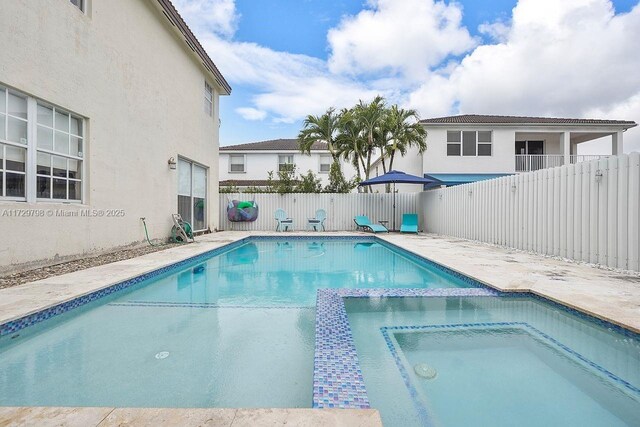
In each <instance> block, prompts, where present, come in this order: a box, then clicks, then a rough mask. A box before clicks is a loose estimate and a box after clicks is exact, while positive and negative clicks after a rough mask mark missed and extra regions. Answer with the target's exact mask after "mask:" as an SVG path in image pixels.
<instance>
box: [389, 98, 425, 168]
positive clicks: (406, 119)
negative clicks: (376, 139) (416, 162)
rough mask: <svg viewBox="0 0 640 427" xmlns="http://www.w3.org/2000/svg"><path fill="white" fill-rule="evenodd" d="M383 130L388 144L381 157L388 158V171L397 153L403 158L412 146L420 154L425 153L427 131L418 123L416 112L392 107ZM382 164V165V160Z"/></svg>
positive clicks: (395, 106)
mask: <svg viewBox="0 0 640 427" xmlns="http://www.w3.org/2000/svg"><path fill="white" fill-rule="evenodd" d="M385 128H386V129H385V130H386V131H387V138H388V144H387V145H386V146H385V147H384V151H383V155H384V156H386V157H388V158H389V170H393V159H394V158H395V155H396V153H397V152H399V153H400V155H401V156H403V157H404V156H405V155H406V154H407V150H408V149H409V148H410V147H414V146H415V147H417V148H418V153H420V154H422V153H424V152H425V151H426V149H427V142H426V138H427V131H426V130H424V127H422V125H421V124H420V123H419V116H418V112H417V111H416V110H405V109H402V108H398V106H397V105H393V106H392V107H391V108H390V109H389V110H388V113H387V117H386V123H385ZM382 164H383V165H384V158H383V159H382Z"/></svg>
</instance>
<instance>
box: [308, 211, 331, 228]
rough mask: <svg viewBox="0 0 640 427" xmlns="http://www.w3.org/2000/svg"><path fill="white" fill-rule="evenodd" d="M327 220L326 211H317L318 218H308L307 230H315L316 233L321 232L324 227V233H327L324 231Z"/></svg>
mask: <svg viewBox="0 0 640 427" xmlns="http://www.w3.org/2000/svg"><path fill="white" fill-rule="evenodd" d="M326 219H327V213H326V212H325V211H324V209H318V210H317V211H316V217H315V218H308V219H307V221H308V223H307V228H313V229H314V230H315V231H319V228H320V227H322V231H325V229H324V221H325V220H326Z"/></svg>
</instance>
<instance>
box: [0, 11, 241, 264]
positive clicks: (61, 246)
mask: <svg viewBox="0 0 640 427" xmlns="http://www.w3.org/2000/svg"><path fill="white" fill-rule="evenodd" d="M0 52H2V61H1V63H0V234H1V235H2V241H3V242H4V243H3V244H2V245H0V271H8V270H11V269H16V268H17V267H25V266H27V264H28V265H34V266H35V265H38V264H47V263H54V262H58V261H62V260H65V259H70V258H73V257H77V256H79V255H82V254H84V253H90V252H100V251H106V250H112V249H114V248H117V247H121V246H125V245H130V244H133V243H136V242H142V241H143V240H144V239H145V235H144V229H143V226H142V222H141V219H140V218H141V217H146V220H147V225H148V226H149V232H150V234H151V236H150V237H151V238H163V239H164V238H166V237H168V236H169V234H170V229H171V224H172V223H171V217H170V215H171V214H172V213H176V212H179V213H181V214H182V216H183V217H184V218H185V219H186V220H187V221H189V222H191V223H192V224H193V226H194V228H195V229H196V230H199V231H206V230H209V229H215V228H216V227H217V224H218V206H217V204H218V197H217V193H218V132H219V119H218V111H219V109H218V99H219V96H221V95H229V94H230V92H231V87H230V86H229V84H228V83H227V82H226V80H225V78H224V77H223V76H222V74H221V73H220V71H219V70H218V69H217V67H216V65H215V64H214V63H213V61H212V60H211V58H210V57H209V56H208V55H207V53H206V52H205V50H204V49H203V47H202V46H201V45H200V43H199V42H198V40H197V39H196V38H195V36H194V35H193V33H192V32H191V31H190V30H189V28H188V27H187V25H186V23H185V22H184V20H183V19H182V18H181V17H180V15H179V14H178V12H177V10H176V9H175V8H174V6H173V5H172V4H171V2H170V1H169V0H135V1H132V0H109V1H105V0H47V1H32V0H11V1H2V2H0Z"/></svg>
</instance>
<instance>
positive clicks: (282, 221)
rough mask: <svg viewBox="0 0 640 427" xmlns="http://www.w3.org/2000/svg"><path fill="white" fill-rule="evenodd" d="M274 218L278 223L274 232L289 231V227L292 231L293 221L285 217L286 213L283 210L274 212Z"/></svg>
mask: <svg viewBox="0 0 640 427" xmlns="http://www.w3.org/2000/svg"><path fill="white" fill-rule="evenodd" d="M275 218H276V221H277V222H278V225H277V226H276V231H289V227H291V229H292V230H293V219H292V218H289V217H287V213H286V212H285V211H284V210H282V209H278V210H276V213H275Z"/></svg>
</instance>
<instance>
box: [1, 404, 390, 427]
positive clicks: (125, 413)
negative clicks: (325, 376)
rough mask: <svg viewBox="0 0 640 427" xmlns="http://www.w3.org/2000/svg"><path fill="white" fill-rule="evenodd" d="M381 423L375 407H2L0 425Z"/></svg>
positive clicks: (352, 426) (342, 426)
mask: <svg viewBox="0 0 640 427" xmlns="http://www.w3.org/2000/svg"><path fill="white" fill-rule="evenodd" d="M33 425H37V426H38V427H49V426H51V427H53V426H67V427H76V426H77V427H113V426H131V425H135V426H149V427H151V426H153V427H155V426H185V427H189V426H212V427H213V426H215V427H251V426H284V425H290V426H307V427H315V426H319V427H325V426H326V427H329V426H331V427H334V426H335V427H377V426H380V427H381V426H382V420H381V419H380V414H379V413H378V411H376V410H375V409H216V408H206V409H200V408H193V409H179V408H47V407H31V408H9V407H6V408H3V407H0V426H3V427H4V426H33Z"/></svg>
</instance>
